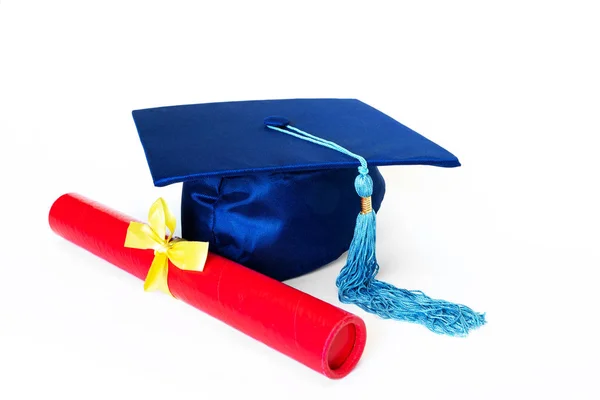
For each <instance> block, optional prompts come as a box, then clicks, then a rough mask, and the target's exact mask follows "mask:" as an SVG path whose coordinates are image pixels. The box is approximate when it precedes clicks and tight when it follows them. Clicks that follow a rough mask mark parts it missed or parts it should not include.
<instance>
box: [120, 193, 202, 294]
mask: <svg viewBox="0 0 600 400" xmlns="http://www.w3.org/2000/svg"><path fill="white" fill-rule="evenodd" d="M175 225H176V221H175V216H174V215H173V214H171V211H170V210H169V207H167V203H166V202H165V201H164V200H163V199H162V198H159V199H158V200H156V201H155V202H154V204H152V207H150V212H149V213H148V224H144V223H141V222H131V223H130V224H129V227H128V228H127V237H126V238H125V247H129V248H133V249H153V250H154V260H153V261H152V265H151V266H150V269H149V270H148V275H147V276H146V280H145V281H144V290H145V291H152V290H160V291H162V292H164V293H167V294H169V295H171V296H172V294H171V291H170V290H169V284H168V281H167V278H168V273H169V260H171V262H172V263H173V265H175V266H176V267H178V268H180V269H183V270H186V271H202V270H203V269H204V264H205V263H206V257H207V256H208V243H207V242H188V241H185V240H183V239H178V238H175V239H174V238H173V232H175ZM167 229H168V230H169V236H168V237H167ZM165 237H167V238H166V239H165Z"/></svg>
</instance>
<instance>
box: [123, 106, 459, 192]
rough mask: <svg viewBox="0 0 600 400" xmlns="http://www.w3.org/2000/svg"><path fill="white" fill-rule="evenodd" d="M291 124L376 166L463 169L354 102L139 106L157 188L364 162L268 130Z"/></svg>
mask: <svg viewBox="0 0 600 400" xmlns="http://www.w3.org/2000/svg"><path fill="white" fill-rule="evenodd" d="M269 116H283V117H286V118H287V119H289V120H290V125H292V126H295V127H296V128H299V129H302V130H303V131H306V132H309V133H311V134H312V135H315V136H318V137H321V138H323V139H326V140H329V141H332V142H335V143H337V144H338V145H340V146H342V147H345V148H347V149H348V150H350V151H351V152H353V153H356V154H359V155H361V156H363V157H364V158H365V159H366V160H367V162H368V164H369V165H415V164H421V165H432V166H438V167H457V166H459V165H460V163H459V161H458V159H457V158H456V157H455V156H454V155H453V154H451V153H450V152H448V151H447V150H445V149H443V148H442V147H440V146H438V145H437V144H435V143H433V142H432V141H430V140H428V139H427V138H425V137H423V136H421V135H420V134H418V133H416V132H415V131H413V130H411V129H409V128H407V127H406V126H404V125H402V124H401V123H399V122H398V121H396V120H394V119H393V118H390V117H389V116H387V115H385V114H384V113H382V112H380V111H378V110H376V109H375V108H373V107H371V106H369V105H367V104H365V103H363V102H361V101H359V100H355V99H289V100H257V101H237V102H225V103H207V104H193V105H181V106H170V107H159V108H149V109H143V110H135V111H133V118H134V120H135V124H136V127H137V130H138V133H139V136H140V139H141V142H142V146H143V147H144V151H145V154H146V158H147V160H148V165H149V167H150V172H151V174H152V178H153V180H154V183H155V185H157V186H165V185H168V184H171V183H175V182H182V181H188V180H194V179H196V178H199V177H202V176H210V175H212V176H232V175H248V174H254V173H259V172H269V171H302V170H316V169H324V168H347V167H358V166H359V163H358V161H356V160H355V159H353V158H351V157H349V156H347V155H344V154H341V153H339V152H337V151H334V150H331V149H328V148H324V147H321V146H318V145H316V144H313V143H309V142H306V141H303V140H300V139H297V138H294V137H292V136H289V135H286V134H284V133H281V132H277V131H274V130H271V129H269V128H267V127H266V126H265V125H264V124H263V120H264V119H265V118H266V117H269Z"/></svg>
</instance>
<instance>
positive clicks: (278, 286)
mask: <svg viewBox="0 0 600 400" xmlns="http://www.w3.org/2000/svg"><path fill="white" fill-rule="evenodd" d="M131 221H134V219H133V218H130V217H128V216H126V215H124V214H121V213H119V212H117V211H114V210H111V209H109V208H107V207H105V206H103V205H101V204H98V203H96V202H94V201H92V200H89V199H87V198H85V197H83V196H81V195H77V194H65V195H63V196H61V197H60V198H58V199H57V200H56V201H55V202H54V204H53V205H52V207H51V209H50V214H49V222H50V227H51V228H52V230H53V231H54V232H55V233H57V234H58V235H60V236H62V237H63V238H65V239H67V240H68V241H70V242H72V243H74V244H76V245H78V246H80V247H82V248H84V249H86V250H88V251H90V252H91V253H93V254H95V255H97V256H98V257H101V258H103V259H104V260H106V261H108V262H110V263H112V264H114V265H116V266H117V267H119V268H121V269H123V270H125V271H127V272H129V273H130V274H132V275H135V276H136V277H138V278H139V279H142V280H144V279H145V278H146V275H147V273H148V269H149V268H150V265H151V263H152V260H153V258H154V252H153V251H152V250H139V249H130V248H126V247H124V243H125V236H126V234H127V228H128V227H129V223H130V222H131ZM168 285H169V289H170V291H171V293H172V294H173V296H174V297H175V298H177V299H180V300H182V301H185V302H186V303H188V304H190V305H191V306H193V307H195V308H197V309H199V310H201V311H204V312H206V313H208V314H210V315H212V316H213V317H215V318H217V319H219V320H221V321H223V322H225V323H226V324H228V325H230V326H232V327H234V328H236V329H238V330H239V331H241V332H243V333H245V334H247V335H248V336H251V337H253V338H254V339H256V340H259V341H260V342H262V343H264V344H266V345H267V346H269V347H271V348H273V349H275V350H277V351H279V352H281V353H283V354H285V355H287V356H289V357H291V358H293V359H294V360H296V361H299V362H301V363H302V364H304V365H306V366H307V367H310V368H312V369H313V370H315V371H317V372H320V373H322V374H323V375H325V376H327V377H329V378H334V379H337V378H342V377H344V376H346V375H348V373H350V371H352V369H353V368H354V367H355V366H356V364H357V363H358V360H359V359H360V357H361V355H362V353H363V350H364V347H365V343H366V327H365V323H364V322H363V320H362V319H360V318H359V317H357V316H356V315H353V314H350V313H349V312H347V311H344V310H342V309H340V308H338V307H335V306H333V305H331V304H329V303H326V302H324V301H322V300H319V299H317V298H315V297H313V296H311V295H309V294H306V293H303V292H301V291H299V290H297V289H294V288H292V287H291V286H288V285H286V284H284V283H281V282H278V281H276V280H274V279H271V278H269V277H267V276H265V275H262V274H260V273H258V272H256V271H253V270H251V269H249V268H246V267H243V266H241V265H240V264H237V263H235V262H233V261H230V260H228V259H226V258H223V257H221V256H219V255H216V254H210V253H209V255H208V258H207V261H206V264H205V266H204V271H202V272H194V271H182V270H180V269H178V268H177V267H175V266H173V265H172V264H171V263H169V274H168Z"/></svg>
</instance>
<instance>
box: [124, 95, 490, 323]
mask: <svg viewBox="0 0 600 400" xmlns="http://www.w3.org/2000/svg"><path fill="white" fill-rule="evenodd" d="M133 118H134V120H135V124H136V127H137V130H138V133H139V136H140V139H141V143H142V146H143V148H144V151H145V154H146V159H147V161H148V165H149V167H150V172H151V174H152V178H153V181H154V184H155V185H156V186H166V185H170V184H173V183H179V182H182V183H183V189H182V200H181V220H182V221H181V223H182V236H183V237H184V238H186V239H188V240H197V241H206V242H209V248H210V250H211V251H212V252H214V253H217V254H220V255H222V256H224V257H226V258H229V259H231V260H233V261H236V262H238V263H240V264H242V265H244V266H246V267H249V268H252V269H254V270H256V271H258V272H260V273H263V274H265V275H267V276H270V277H272V278H274V279H277V280H280V281H282V280H286V279H290V278H294V277H297V276H300V275H303V274H306V273H308V272H310V271H313V270H315V269H317V268H319V267H322V266H324V265H326V264H328V263H330V262H331V261H334V260H336V259H337V258H339V257H340V256H341V255H342V254H343V253H344V252H346V251H348V257H347V262H346V265H345V266H344V267H343V268H342V270H341V272H340V275H339V277H338V279H337V281H336V285H337V287H338V289H339V299H340V301H342V302H345V303H354V304H356V305H358V306H360V307H361V308H363V309H364V310H366V311H368V312H372V313H374V314H377V315H379V316H380V317H382V318H393V319H398V320H405V321H411V322H418V323H421V324H423V325H425V326H427V327H428V328H429V329H430V330H432V331H434V332H437V333H445V334H450V335H465V334H466V333H467V332H468V331H469V330H470V329H472V328H476V327H478V326H480V325H483V324H484V323H485V319H484V315H483V314H479V313H476V312H474V311H473V310H471V309H470V308H468V307H466V306H463V305H460V304H453V303H448V302H446V301H443V300H436V299H432V298H429V297H428V296H426V295H425V294H424V293H422V292H420V291H412V290H405V289H400V288H396V287H394V286H392V285H390V284H387V283H385V282H381V281H379V280H377V279H375V276H376V274H377V272H378V270H379V265H378V263H377V259H376V255H375V222H376V212H377V211H378V210H379V208H380V207H381V204H382V201H383V198H384V194H385V182H384V179H383V177H382V175H381V173H380V172H379V170H378V168H377V167H378V166H386V165H430V166H437V167H458V166H460V163H459V161H458V159H457V158H456V157H455V156H454V155H453V154H451V153H450V152H448V151H447V150H445V149H444V148H442V147H440V146H438V145H437V144H435V143H433V142H432V141H430V140H428V139H427V138H425V137H423V136H422V135H420V134H418V133H417V132H415V131H413V130H411V129H409V128H408V127H406V126H404V125H402V124H401V123H399V122H398V121H396V120H394V119H393V118H391V117H389V116H387V115H386V114H384V113H382V112H380V111H378V110H376V109H375V108H373V107H371V106H369V105H367V104H365V103H363V102H361V101H359V100H355V99H288V100H259V101H238V102H224V103H209V104H194V105H181V106H169V107H159V108H150V109H143V110H135V111H133Z"/></svg>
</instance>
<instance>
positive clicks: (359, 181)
mask: <svg viewBox="0 0 600 400" xmlns="http://www.w3.org/2000/svg"><path fill="white" fill-rule="evenodd" d="M287 122H289V121H288V120H287V118H284V117H269V118H266V119H265V124H266V127H267V128H269V129H273V130H275V131H278V132H282V133H285V134H288V135H290V136H294V137H296V138H298V139H302V140H306V141H307V142H311V143H315V144H318V145H321V146H323V147H327V148H330V149H332V150H336V151H339V152H340V153H342V154H346V155H347V156H350V157H352V158H354V159H356V160H358V162H359V163H360V167H358V176H357V177H356V180H355V181H354V187H355V188H356V193H358V195H359V196H360V197H369V196H371V195H372V194H373V179H371V177H370V176H369V167H368V166H367V160H365V158H364V157H362V156H359V155H358V154H355V153H353V152H351V151H350V150H348V149H346V148H344V147H342V146H340V145H339V144H337V143H334V142H330V141H329V140H325V139H322V138H320V137H318V136H314V135H311V134H310V133H308V132H305V131H303V130H301V129H298V128H296V127H294V126H291V125H288V124H287ZM271 123H274V124H273V125H271ZM283 123H286V125H283V126H284V128H287V129H283V128H282V127H281V126H282V125H281V124H283ZM276 125H277V126H276Z"/></svg>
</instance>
